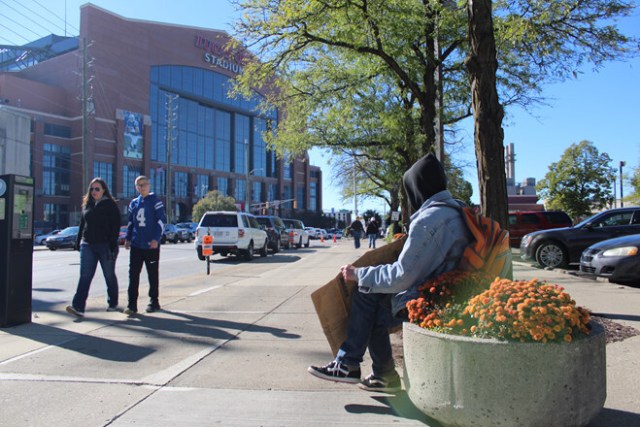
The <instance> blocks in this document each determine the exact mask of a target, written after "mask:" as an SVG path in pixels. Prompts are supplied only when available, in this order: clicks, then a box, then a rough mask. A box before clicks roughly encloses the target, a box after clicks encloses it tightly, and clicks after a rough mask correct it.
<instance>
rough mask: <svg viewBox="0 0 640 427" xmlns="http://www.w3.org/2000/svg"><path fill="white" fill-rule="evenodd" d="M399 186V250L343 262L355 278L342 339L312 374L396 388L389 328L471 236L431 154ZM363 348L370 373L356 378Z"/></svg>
mask: <svg viewBox="0 0 640 427" xmlns="http://www.w3.org/2000/svg"><path fill="white" fill-rule="evenodd" d="M403 185H404V188H405V190H406V193H407V196H408V200H409V202H410V204H411V206H412V208H413V210H414V213H413V215H412V216H411V222H410V226H409V233H408V236H407V240H406V242H405V244H404V246H403V248H402V252H401V253H400V255H399V257H398V260H397V261H395V262H394V263H392V264H384V265H378V266H372V267H360V268H355V267H354V266H353V265H351V264H347V265H344V266H342V267H341V268H340V271H341V273H342V276H343V277H344V279H345V280H349V281H356V282H357V284H358V287H357V289H356V290H355V291H354V292H353V295H352V297H351V311H350V312H349V320H348V324H347V338H346V340H345V341H344V342H343V343H342V345H341V346H340V349H339V350H338V352H337V355H336V358H335V360H333V361H332V362H331V363H329V364H328V365H325V366H310V367H309V368H308V372H309V373H310V374H312V375H314V376H316V377H318V378H321V379H324V380H329V381H336V382H343V383H353V384H355V383H360V387H361V388H363V389H365V390H370V391H379V392H388V393H392V392H396V391H399V390H400V389H401V384H400V376H399V375H398V373H397V372H396V370H395V366H394V361H393V355H392V351H391V341H390V338H389V328H393V327H395V326H398V325H400V324H401V323H402V321H403V320H406V319H407V310H406V303H407V302H408V301H411V300H413V299H415V298H418V297H419V291H418V287H419V286H420V285H421V284H423V283H424V282H425V281H427V280H429V279H431V278H433V277H436V276H438V275H440V274H442V273H445V272H447V271H450V270H453V269H454V268H455V267H456V266H457V265H458V263H459V261H460V260H461V258H462V256H463V253H464V250H465V248H466V247H467V245H468V244H469V243H470V241H471V240H472V236H471V233H470V232H469V231H468V229H467V226H466V224H465V222H464V219H463V217H462V215H461V212H460V210H459V207H460V205H459V204H458V203H457V202H456V200H455V199H453V197H452V195H451V193H450V192H449V191H448V190H447V189H446V187H447V181H446V177H445V174H444V170H443V168H442V165H441V164H440V162H439V161H438V159H436V157H435V156H433V155H432V154H430V155H427V156H425V157H423V158H421V159H419V160H418V161H417V162H416V163H415V164H414V165H413V166H411V168H409V170H408V171H406V172H405V174H404V176H403ZM367 348H368V349H369V354H370V356H371V360H372V362H373V366H372V368H373V372H372V373H371V374H370V375H369V376H367V377H366V378H364V379H361V374H360V364H361V363H362V360H363V356H364V353H365V351H366V350H367Z"/></svg>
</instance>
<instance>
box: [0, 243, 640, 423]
mask: <svg viewBox="0 0 640 427" xmlns="http://www.w3.org/2000/svg"><path fill="white" fill-rule="evenodd" d="M365 251H366V249H365V248H361V249H359V250H356V249H354V248H353V244H352V242H351V241H339V242H338V243H337V244H334V243H332V242H325V243H323V244H321V243H319V242H317V241H314V242H313V244H312V247H311V248H310V249H300V250H299V252H296V251H284V252H281V253H280V254H278V255H276V256H275V257H274V258H271V255H270V256H269V258H268V259H267V260H266V261H263V260H261V258H256V259H254V261H253V262H250V263H242V264H239V265H240V268H238V267H236V266H235V264H234V263H229V267H228V268H224V269H223V270H221V271H217V272H216V273H215V274H212V275H211V276H207V275H206V274H204V273H202V274H200V273H194V272H192V271H185V272H184V276H183V278H182V279H179V280H171V281H164V282H162V281H161V302H162V304H163V310H162V311H161V312H158V313H154V314H151V315H146V314H140V315H138V316H136V317H135V318H127V317H125V316H124V315H123V314H122V313H107V312H103V311H101V310H102V309H103V308H102V309H96V308H94V309H93V310H89V311H87V316H86V317H85V318H84V319H82V320H77V319H74V318H72V317H71V316H69V315H68V314H67V313H65V312H64V305H60V306H57V307H54V308H53V309H52V310H51V311H46V312H36V313H33V322H32V323H31V324H26V325H21V326H17V327H12V328H4V329H0V407H1V408H2V410H0V426H14V425H15V426H17V425H30V426H45V425H46V426H51V425H69V426H76V425H77V426H100V425H114V426H129V425H136V426H170V425H171V426H174V425H189V426H191V425H214V424H217V425H225V426H300V425H305V426H327V425H336V426H347V425H349V426H351V425H368V426H371V425H395V426H424V425H427V426H432V427H433V426H438V424H437V423H435V422H433V421H429V420H427V419H426V418H425V417H424V416H423V415H422V414H421V413H419V412H418V411H417V410H416V409H415V408H414V407H413V405H412V404H411V403H410V401H409V400H408V398H407V397H406V394H404V393H400V394H398V395H385V394H378V393H369V392H365V391H362V390H360V389H359V388H357V387H355V386H351V385H344V384H336V383H332V382H326V381H321V380H318V379H316V378H314V377H312V376H311V375H309V374H308V373H307V372H306V368H307V366H308V365H309V364H324V363H327V362H328V361H329V360H330V359H331V354H330V350H329V346H328V344H327V342H326V340H325V339H324V335H323V334H322V331H321V329H320V325H319V323H318V320H317V317H316V315H315V311H314V309H313V305H312V303H311V300H310V294H311V293H312V292H313V291H314V290H315V289H317V288H318V287H319V286H321V285H323V284H324V283H326V282H327V281H329V280H330V279H331V278H332V277H334V276H335V275H336V274H337V271H338V268H339V266H340V265H342V264H345V263H348V262H352V261H354V260H355V259H357V257H358V256H359V255H361V254H362V253H364V252H365ZM304 254H307V256H305V255H304ZM272 259H278V260H281V261H282V262H278V263H273V262H269V261H271V260H272ZM514 270H515V277H516V278H517V279H529V278H534V277H537V278H539V279H543V280H547V281H549V282H552V283H557V284H559V285H561V286H563V287H565V288H566V290H567V291H568V292H569V293H570V294H571V295H572V296H573V298H574V299H575V300H576V301H577V302H578V304H579V305H582V306H585V307H587V308H588V309H590V310H591V311H592V312H593V313H594V314H598V315H600V316H602V317H606V318H609V319H611V320H612V321H614V322H616V323H618V324H621V325H625V326H630V327H633V328H636V329H639V330H640V289H634V288H629V287H625V286H618V285H613V284H609V283H607V282H604V281H600V280H598V281H590V280H585V279H581V278H579V277H576V276H575V275H572V274H567V273H563V272H562V271H560V270H558V271H548V270H542V269H537V268H533V267H531V266H530V265H528V264H525V263H522V262H518V261H516V262H515V266H514ZM144 293H146V289H144V287H143V288H142V289H141V294H144ZM121 297H122V298H123V301H124V291H123V292H122V294H121ZM143 302H144V300H141V304H142V303H143ZM103 306H104V301H102V300H100V301H89V303H88V307H103ZM142 306H144V305H142ZM638 354H640V336H635V337H631V338H628V339H626V340H624V341H621V342H616V343H611V344H608V345H607V382H608V383H607V401H606V403H605V409H604V410H603V411H602V412H601V413H600V415H599V416H598V417H597V418H596V420H595V421H594V422H593V423H591V427H614V426H615V427H620V426H640V399H639V398H638V396H640V374H639V372H640V366H638V365H640V362H639V361H638V360H639V358H638ZM369 367H370V362H369V361H368V360H367V361H365V364H364V365H363V374H364V375H366V374H368V369H369ZM576 392H577V393H579V392H580V390H576Z"/></svg>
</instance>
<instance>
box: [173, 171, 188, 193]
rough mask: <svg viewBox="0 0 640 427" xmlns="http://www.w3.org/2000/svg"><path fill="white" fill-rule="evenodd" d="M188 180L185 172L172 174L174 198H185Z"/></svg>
mask: <svg viewBox="0 0 640 427" xmlns="http://www.w3.org/2000/svg"><path fill="white" fill-rule="evenodd" d="M188 187H189V178H188V177H187V173H186V172H176V173H174V174H173V194H174V195H175V196H176V197H187V188H188Z"/></svg>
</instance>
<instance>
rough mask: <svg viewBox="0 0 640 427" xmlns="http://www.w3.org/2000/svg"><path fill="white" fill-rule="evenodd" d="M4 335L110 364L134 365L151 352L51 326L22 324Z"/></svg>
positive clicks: (150, 350) (147, 349) (140, 347)
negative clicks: (125, 363)
mask: <svg viewBox="0 0 640 427" xmlns="http://www.w3.org/2000/svg"><path fill="white" fill-rule="evenodd" d="M2 330H3V331H4V332H6V333H7V334H11V335H15V336H18V337H22V338H26V339H29V340H32V341H37V342H40V343H42V344H46V345H50V346H54V347H59V348H63V349H65V350H70V351H74V352H77V353H82V354H84V355H86V356H91V357H95V358H98V359H103V360H109V361H112V362H136V361H138V360H141V359H144V358H145V357H147V356H148V355H150V354H151V353H153V352H154V351H155V350H153V349H151V348H146V347H142V346H138V345H134V344H127V343H123V342H121V341H114V340H111V339H108V338H104V337H96V336H93V335H88V334H80V333H77V332H72V331H69V330H66V329H62V328H56V327H54V326H48V325H42V324H39V323H26V324H23V325H18V326H14V327H12V328H7V329H2Z"/></svg>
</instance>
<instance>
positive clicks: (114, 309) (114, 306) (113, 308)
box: [107, 305, 118, 311]
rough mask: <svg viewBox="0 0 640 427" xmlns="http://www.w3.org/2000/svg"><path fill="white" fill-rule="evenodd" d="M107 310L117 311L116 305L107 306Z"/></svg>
mask: <svg viewBox="0 0 640 427" xmlns="http://www.w3.org/2000/svg"><path fill="white" fill-rule="evenodd" d="M107 311H118V306H117V305H113V306H112V305H110V306H109V307H107Z"/></svg>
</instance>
